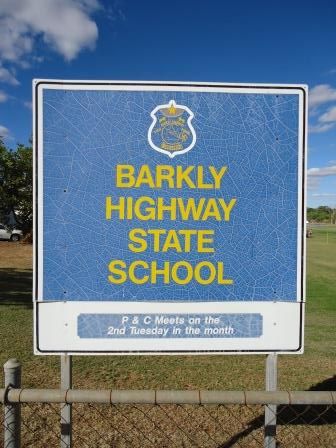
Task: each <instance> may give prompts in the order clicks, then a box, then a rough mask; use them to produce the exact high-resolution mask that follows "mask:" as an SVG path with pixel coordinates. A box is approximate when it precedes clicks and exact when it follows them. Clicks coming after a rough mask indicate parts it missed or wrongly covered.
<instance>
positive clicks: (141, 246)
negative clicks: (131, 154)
mask: <svg viewBox="0 0 336 448" xmlns="http://www.w3.org/2000/svg"><path fill="white" fill-rule="evenodd" d="M138 235H140V236H138ZM145 236H146V231H145V230H143V229H132V230H131V231H130V232H129V234H128V237H129V239H130V240H131V241H132V243H128V248H129V249H130V250H131V251H132V252H144V251H145V250H146V249H147V241H146V240H145V239H144V238H141V237H145ZM133 243H135V244H137V245H135V244H133Z"/></svg>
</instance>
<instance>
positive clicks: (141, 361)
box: [0, 226, 336, 390]
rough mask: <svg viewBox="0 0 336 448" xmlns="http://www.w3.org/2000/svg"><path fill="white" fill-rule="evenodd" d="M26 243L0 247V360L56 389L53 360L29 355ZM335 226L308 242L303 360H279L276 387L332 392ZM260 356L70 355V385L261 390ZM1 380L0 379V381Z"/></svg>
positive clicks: (30, 381) (335, 383) (29, 380)
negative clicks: (15, 362) (18, 364)
mask: <svg viewBox="0 0 336 448" xmlns="http://www.w3.org/2000/svg"><path fill="white" fill-rule="evenodd" d="M31 253H32V248H31V246H29V245H22V244H16V243H7V242H0V286H1V290H0V291H1V293H0V335H1V354H0V363H1V364H3V363H4V362H5V361H6V360H7V359H8V358H10V357H17V358H18V359H20V360H21V362H22V364H23V386H24V387H56V386H58V383H59V357H57V356H43V357H42V356H34V355H33V353H32V350H33V342H32V329H33V322H32V321H33V313H32V305H31V299H30V297H31V265H32V259H31ZM335 254H336V227H335V226H334V227H321V228H318V229H314V230H313V238H310V239H308V263H307V268H308V289H307V292H308V300H307V313H306V326H305V331H306V337H305V354H304V355H291V356H288V355H281V356H279V388H281V389H301V390H303V389H309V388H321V389H323V388H325V389H336V377H335V373H336V325H335V322H336V256H335ZM264 366H265V356H247V355H246V356H184V357H182V356H165V357H163V356H152V357H150V356H134V357H133V356H132V357H127V356H120V357H111V356H110V357H104V356H96V357H95V356H89V357H85V356H76V357H74V373H73V380H74V387H91V388H100V387H102V388H111V387H114V388H125V389H126V388H140V389H141V388H146V389H148V388H160V389H164V388H165V389H170V388H172V389H175V388H178V389H179V388H183V389H262V388H264ZM1 381H2V379H1Z"/></svg>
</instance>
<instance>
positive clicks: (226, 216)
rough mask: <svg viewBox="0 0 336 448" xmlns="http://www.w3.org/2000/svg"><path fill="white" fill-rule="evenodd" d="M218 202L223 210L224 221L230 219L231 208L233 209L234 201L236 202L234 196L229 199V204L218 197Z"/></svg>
mask: <svg viewBox="0 0 336 448" xmlns="http://www.w3.org/2000/svg"><path fill="white" fill-rule="evenodd" d="M218 202H219V203H220V205H221V207H222V209H223V211H224V220H225V221H230V214H231V210H232V209H233V207H234V205H235V203H236V202H237V199H236V198H233V199H231V201H230V202H229V204H227V203H226V202H225V201H224V199H218Z"/></svg>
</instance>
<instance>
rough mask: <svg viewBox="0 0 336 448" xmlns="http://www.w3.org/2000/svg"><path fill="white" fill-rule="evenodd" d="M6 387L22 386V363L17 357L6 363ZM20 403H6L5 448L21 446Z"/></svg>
mask: <svg viewBox="0 0 336 448" xmlns="http://www.w3.org/2000/svg"><path fill="white" fill-rule="evenodd" d="M3 367H4V375H5V387H14V388H20V387H21V364H20V362H19V361H18V360H17V359H15V358H12V359H9V360H8V361H7V362H6V363H5V364H4V366H3ZM20 406H21V405H20V403H15V404H5V406H4V410H5V415H4V426H5V428H4V446H5V448H20V444H21V409H20Z"/></svg>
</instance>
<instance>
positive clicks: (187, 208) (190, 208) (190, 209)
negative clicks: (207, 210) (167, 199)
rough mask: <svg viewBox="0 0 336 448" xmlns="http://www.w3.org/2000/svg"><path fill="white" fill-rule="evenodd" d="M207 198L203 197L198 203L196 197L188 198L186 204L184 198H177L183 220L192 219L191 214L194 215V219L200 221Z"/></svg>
mask: <svg viewBox="0 0 336 448" xmlns="http://www.w3.org/2000/svg"><path fill="white" fill-rule="evenodd" d="M204 202H205V199H204V198H201V199H200V200H199V202H198V204H197V207H196V204H195V199H193V198H189V199H188V200H187V204H186V205H185V204H184V201H183V199H182V198H177V204H178V207H179V210H180V214H181V218H182V220H183V221H187V220H188V219H190V218H189V217H190V215H191V216H192V219H193V220H194V221H199V219H200V216H201V213H202V210H203V206H204Z"/></svg>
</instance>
